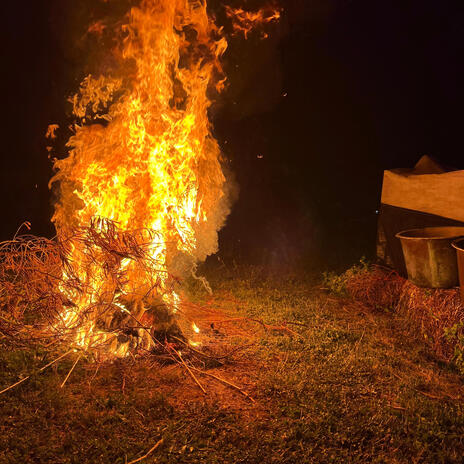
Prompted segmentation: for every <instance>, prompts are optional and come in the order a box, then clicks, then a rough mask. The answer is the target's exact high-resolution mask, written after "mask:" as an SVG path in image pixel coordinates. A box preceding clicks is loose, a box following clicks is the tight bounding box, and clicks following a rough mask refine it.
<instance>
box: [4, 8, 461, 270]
mask: <svg viewBox="0 0 464 464" xmlns="http://www.w3.org/2000/svg"><path fill="white" fill-rule="evenodd" d="M118 1H119V0H118ZM91 3H94V4H95V3H96V2H91ZM220 3H221V2H217V1H216V2H215V3H213V4H212V7H213V10H214V11H215V12H217V15H218V19H219V20H221V13H220V10H221V8H220V7H221V5H220ZM222 3H225V2H222ZM227 3H233V4H234V5H238V4H239V3H241V4H243V3H244V2H243V1H242V2H227ZM260 3H261V4H262V2H258V1H255V2H248V6H254V5H257V4H260ZM459 3H460V2H458V1H446V0H445V1H443V0H440V1H437V0H421V1H419V0H411V1H408V0H401V1H380V0H351V1H350V0H338V1H337V0H287V1H285V2H283V1H282V0H281V4H282V6H283V7H284V12H283V17H282V20H281V22H280V24H279V25H277V26H273V27H268V28H267V32H269V34H270V38H269V39H267V40H263V39H262V38H261V36H260V34H259V33H254V34H253V33H252V34H251V36H250V39H249V40H248V41H245V40H244V39H242V38H231V40H230V48H229V50H228V52H227V54H226V56H225V66H226V69H227V71H228V74H229V77H230V81H229V84H230V86H229V90H228V91H227V92H226V93H225V94H224V95H223V96H222V97H221V99H220V100H218V101H217V103H216V104H215V105H214V106H213V108H212V110H211V117H212V120H213V122H214V127H215V135H216V136H217V138H218V139H219V141H220V143H221V147H222V148H223V151H224V154H225V158H226V159H227V160H228V161H227V164H228V165H229V167H230V170H231V171H232V172H233V173H234V176H235V178H236V182H237V184H238V185H239V188H240V195H239V198H238V200H237V202H236V203H235V205H234V208H233V211H232V214H231V215H230V217H229V220H228V223H227V225H226V227H225V228H224V229H223V231H222V232H221V234H220V242H221V243H220V245H221V252H220V253H221V256H222V258H223V259H225V260H235V261H237V262H253V263H259V264H265V265H266V266H268V267H269V268H277V269H280V268H283V267H287V266H292V265H294V264H296V263H302V264H304V265H306V266H310V265H311V264H314V263H317V264H318V265H322V266H323V267H327V266H338V265H346V264H349V263H350V262H352V261H354V260H356V259H359V257H360V256H362V255H367V256H371V255H372V253H373V251H374V243H375V226H376V209H377V208H378V204H379V199H380V188H381V179H382V171H383V169H388V168H393V167H408V166H412V165H413V164H414V163H415V162H416V161H417V160H418V158H419V157H420V156H421V155H423V154H429V155H431V156H433V157H435V158H437V159H438V160H439V161H441V162H442V163H445V164H447V165H450V166H454V167H457V168H462V167H464V166H463V165H464V163H463V161H462V159H463V142H462V135H461V133H462V131H461V126H462V116H461V113H462V108H463V92H462V86H461V82H462V79H463V65H462V54H461V50H462V48H463V41H462V23H463V15H462V14H461V12H460V8H459ZM85 4H86V7H87V10H86V11H87V13H85V14H84V13H82V11H84V9H82V8H81V7H82V6H83V5H85ZM89 4H90V3H89V2H88V1H85V2H84V1H82V2H79V0H74V1H73V2H71V1H70V0H62V1H59V2H58V1H57V0H50V1H45V0H44V1H31V0H29V1H27V2H15V3H11V4H8V5H7V6H6V5H2V16H3V25H2V28H1V29H2V32H1V34H2V36H3V37H2V40H1V43H2V68H1V69H2V73H1V76H2V80H1V90H2V97H3V98H2V99H1V102H2V106H1V114H2V118H1V121H2V122H1V128H2V131H1V132H2V138H1V144H0V146H1V151H2V153H1V170H0V173H1V179H0V195H1V212H2V214H1V222H0V224H1V227H0V238H1V239H3V240H5V239H8V238H11V237H12V236H13V235H14V233H15V231H16V229H17V227H18V226H19V225H20V224H21V223H22V222H23V221H30V222H31V223H32V232H33V233H34V234H36V235H46V236H52V235H53V233H54V231H53V227H52V225H51V223H50V217H51V214H52V198H51V194H50V191H49V190H48V187H47V183H48V180H49V178H50V177H51V175H52V170H51V162H50V160H49V159H48V157H47V151H46V149H45V147H46V145H47V141H46V140H45V138H44V135H45V132H46V128H47V126H48V124H50V123H54V122H57V123H59V124H60V125H61V126H66V121H67V120H66V111H67V108H66V103H65V102H66V97H67V96H68V95H69V94H71V93H72V92H73V91H75V90H76V88H77V85H78V83H79V81H80V79H81V78H82V77H83V75H84V74H83V73H84V72H85V63H83V61H85V57H84V56H82V54H81V55H79V53H77V52H76V51H75V48H78V41H77V40H76V37H78V36H79V33H81V31H82V30H80V28H81V27H82V25H83V24H84V21H86V20H87V19H88V18H87V17H86V14H87V16H88V10H89ZM246 4H247V2H245V5H246ZM226 26H227V25H226ZM76 44H77V45H76ZM95 46H98V43H96V44H95ZM425 194H426V193H425Z"/></svg>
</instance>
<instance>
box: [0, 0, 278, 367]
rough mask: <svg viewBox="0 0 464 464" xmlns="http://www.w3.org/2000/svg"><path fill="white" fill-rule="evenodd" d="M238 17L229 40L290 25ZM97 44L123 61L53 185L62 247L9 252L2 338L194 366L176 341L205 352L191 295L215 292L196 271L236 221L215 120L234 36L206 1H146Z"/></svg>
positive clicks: (77, 109) (89, 80) (84, 88)
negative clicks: (196, 288)
mask: <svg viewBox="0 0 464 464" xmlns="http://www.w3.org/2000/svg"><path fill="white" fill-rule="evenodd" d="M226 17H227V18H229V20H230V21H231V25H230V27H229V29H230V34H231V35H233V34H238V33H241V34H243V35H244V36H245V37H246V36H248V34H249V33H250V31H251V28H252V27H254V26H255V25H257V24H259V25H266V24H268V23H270V22H272V21H275V20H276V19H278V17H279V12H278V11H277V10H275V9H269V8H268V9H266V10H263V11H259V12H248V13H247V12H245V11H244V10H242V9H239V10H233V9H231V8H227V9H226ZM86 34H88V35H91V36H93V37H94V39H95V43H96V44H98V43H103V42H104V41H103V40H102V37H103V36H104V37H105V43H108V41H109V42H110V43H112V44H113V47H112V49H111V52H108V50H106V51H105V53H107V54H108V55H109V56H110V59H107V60H106V61H105V66H104V68H103V70H101V71H100V72H97V73H95V74H91V75H88V76H87V77H86V78H85V79H84V80H83V81H82V83H81V84H80V87H79V89H78V91H77V92H76V93H75V94H74V95H73V96H72V97H71V99H70V101H71V103H72V108H73V117H74V122H73V124H72V135H71V137H70V138H69V141H68V143H67V147H68V152H67V154H66V156H65V157H61V159H55V161H54V168H55V171H56V174H55V175H54V177H53V178H52V179H51V180H50V187H51V188H53V189H54V190H55V191H56V193H57V200H56V203H55V212H54V215H53V218H52V221H53V223H54V225H55V228H56V232H57V235H56V237H55V238H54V239H51V240H49V239H45V238H37V237H33V236H28V235H17V236H15V238H14V239H13V240H12V241H9V242H5V243H3V244H2V245H1V247H0V260H1V262H0V264H1V265H0V292H1V293H0V295H1V303H2V306H1V310H0V311H1V312H0V317H1V319H0V330H1V332H2V334H3V335H5V336H7V337H9V339H10V340H11V345H12V346H17V345H21V344H29V343H31V342H36V343H41V344H42V346H44V347H47V348H49V347H53V348H57V347H60V348H62V347H63V346H64V347H66V350H68V351H66V353H70V352H79V353H80V355H84V354H85V355H87V354H90V355H91V356H92V357H93V358H95V359H115V358H121V357H125V356H127V355H128V354H129V353H130V354H132V355H136V354H141V353H153V352H155V351H156V350H158V349H160V347H162V348H163V349H166V347H167V348H168V349H169V350H170V352H174V353H175V354H176V356H177V358H178V360H180V361H181V362H183V360H182V357H181V354H180V351H177V350H176V349H175V348H172V343H173V341H176V343H181V344H182V345H183V346H191V347H195V346H198V345H199V344H200V341H199V338H198V337H199V336H200V335H199V333H200V332H201V330H200V328H199V327H198V325H197V323H198V321H197V322H196V321H195V317H194V316H195V312H196V311H195V310H193V309H192V308H193V307H194V305H192V304H190V303H189V302H188V301H187V300H186V297H185V295H184V294H183V286H182V283H183V281H184V279H185V278H186V277H187V276H193V277H195V278H197V279H200V280H202V282H203V284H204V285H205V287H206V288H207V289H209V286H208V284H207V282H206V281H204V280H203V279H201V278H199V277H197V276H196V266H197V264H198V263H199V262H202V261H203V260H204V259H205V258H206V257H207V256H208V255H210V254H213V253H215V252H216V251H217V249H218V236H217V234H218V231H219V229H220V228H221V226H222V225H223V224H224V221H225V219H226V217H227V214H228V212H229V209H230V200H229V195H228V187H227V182H226V177H225V175H224V172H223V169H222V164H221V163H222V159H221V152H220V148H219V146H218V143H217V141H216V140H215V138H214V137H213V136H212V132H211V123H210V120H209V118H208V109H209V108H210V105H211V103H212V101H213V100H214V99H215V98H217V97H218V95H219V93H220V92H221V91H222V90H223V89H224V88H225V85H226V78H225V76H224V72H223V68H222V65H221V57H222V56H223V54H224V52H225V51H226V49H227V40H226V33H225V31H224V29H223V28H222V27H221V28H220V27H218V26H216V25H215V23H214V21H213V18H212V17H211V16H210V15H209V13H208V10H207V4H206V2H205V1H198V0H188V1H187V0H175V1H173V0H141V1H140V2H138V5H137V6H134V7H132V8H131V9H130V11H129V12H128V13H127V15H126V16H125V18H124V20H122V21H121V20H120V21H116V22H114V21H113V22H110V21H108V22H105V21H98V22H96V23H94V24H91V25H90V26H89V28H88V31H87V33H86ZM264 37H265V34H263V35H262V38H264ZM109 39H111V40H109ZM108 63H111V64H110V65H108ZM57 129H58V127H57V126H56V125H51V126H50V127H49V131H48V132H47V136H49V137H50V138H54V137H55V132H56V130H57ZM25 226H26V227H28V224H25ZM66 353H65V354H66ZM61 356H62V355H60V357H59V358H56V359H61ZM76 362H77V361H76ZM47 366H48V365H47Z"/></svg>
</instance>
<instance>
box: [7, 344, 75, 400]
mask: <svg viewBox="0 0 464 464" xmlns="http://www.w3.org/2000/svg"><path fill="white" fill-rule="evenodd" d="M73 352H74V350H69V351H68V352H66V353H64V354H62V355H61V356H59V357H58V358H56V359H54V360H53V361H51V362H49V363H48V364H46V365H45V366H43V367H41V368H40V369H39V370H38V372H43V371H44V370H45V369H47V367H50V366H51V365H52V364H55V363H56V362H58V361H59V360H60V359H63V358H64V357H65V356H67V355H68V354H71V353H73ZM33 375H34V374H29V375H28V376H26V377H24V378H23V379H21V380H18V381H17V382H16V383H14V384H13V385H10V386H9V387H7V388H5V389H3V390H2V391H0V395H1V394H2V393H5V392H7V391H8V390H11V389H12V388H14V387H16V385H19V384H20V383H23V382H24V381H26V380H27V379H30V378H31V377H32V376H33Z"/></svg>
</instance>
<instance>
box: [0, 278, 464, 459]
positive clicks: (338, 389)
mask: <svg viewBox="0 0 464 464" xmlns="http://www.w3.org/2000/svg"><path fill="white" fill-rule="evenodd" d="M214 276H216V277H214ZM210 282H211V285H212V287H213V289H215V302H216V303H217V304H221V307H222V308H225V309H230V310H231V311H234V312H237V311H238V312H239V313H240V314H242V315H243V316H248V317H253V318H260V319H262V320H263V321H264V322H265V323H266V324H279V325H280V324H281V323H282V322H287V323H288V327H290V328H291V329H292V330H295V331H296V332H298V333H299V334H300V336H294V337H290V336H288V335H285V334H284V333H282V332H276V331H272V330H268V331H265V330H262V329H261V328H260V327H259V324H257V327H255V330H256V331H257V332H256V334H255V335H253V336H250V340H247V339H246V337H244V338H243V342H253V345H252V346H251V347H250V348H249V349H248V350H247V351H246V353H244V354H243V353H242V354H241V355H240V356H237V358H236V359H235V360H232V361H231V362H230V363H228V364H227V365H225V366H223V367H221V368H220V369H216V370H215V371H214V372H215V374H216V375H220V376H222V377H223V378H226V379H229V380H231V381H233V382H234V383H236V384H238V385H240V386H242V387H243V388H244V389H245V390H247V391H248V392H249V393H250V394H251V395H252V396H253V397H254V398H255V400H256V402H255V403H251V402H250V401H248V400H247V399H246V398H245V397H243V396H241V395H240V394H239V393H238V392H236V391H235V390H233V389H230V388H227V387H225V386H224V385H222V384H220V383H218V382H216V381H214V380H213V379H209V378H207V377H200V380H201V382H202V384H203V385H204V386H205V388H206V389H207V395H203V394H202V393H201V391H200V390H199V389H198V387H197V386H196V385H195V384H194V383H193V382H192V380H191V378H190V377H189V376H188V375H187V374H186V373H185V371H183V370H182V369H180V368H177V367H175V366H167V367H163V368H160V367H158V366H157V365H156V364H154V363H153V361H151V360H149V359H144V360H139V361H137V362H133V361H130V360H125V361H118V362H116V363H114V364H112V365H106V366H102V367H101V368H100V370H99V371H98V372H97V373H96V375H95V366H93V365H92V364H85V363H80V364H78V365H77V367H76V370H75V371H74V372H73V374H72V375H71V377H70V379H69V381H68V382H67V384H66V385H65V387H64V388H60V384H61V382H62V381H63V379H64V377H65V376H66V374H67V372H68V371H69V369H70V367H71V365H72V362H73V360H72V359H68V360H66V361H63V362H61V363H59V365H58V366H57V367H55V368H50V369H49V370H47V371H45V372H44V373H42V374H40V375H36V376H34V377H33V378H32V379H30V380H28V381H26V382H24V383H23V384H21V385H19V386H18V387H16V388H15V389H12V390H10V391H9V392H7V393H6V394H4V395H1V396H0V417H1V418H2V420H1V421H0V463H2V464H3V463H21V464H23V463H25V464H26V463H40V464H42V463H43V464H45V463H53V464H59V463H76V464H77V463H79V464H85V463H92V464H95V463H102V464H106V463H114V464H117V463H120V464H123V463H125V462H126V460H127V462H129V461H130V460H132V459H136V458H137V457H140V456H142V455H144V454H145V453H146V452H147V451H148V450H149V449H150V448H151V447H152V446H153V445H154V444H155V443H156V442H157V441H158V440H159V439H160V438H163V440H164V441H163V443H162V445H161V446H160V447H159V448H157V449H156V450H155V451H154V452H153V453H152V454H151V455H150V456H149V457H148V458H146V459H145V460H144V461H141V462H146V463H153V462H157V463H173V464H174V463H218V464H219V463H234V464H235V463H244V464H253V463H260V464H262V463H351V462H359V463H361V462H362V463H403V462H404V463H419V462H423V463H461V462H463V458H462V456H463V455H464V400H463V398H464V383H463V381H462V378H461V377H459V376H458V375H457V373H456V372H454V371H453V370H452V368H450V367H449V366H446V365H443V364H441V363H440V362H439V361H438V360H436V359H434V357H433V355H432V354H431V353H430V352H429V351H428V350H427V349H426V347H425V346H424V345H423V344H422V343H421V342H420V341H419V340H415V339H413V338H411V337H410V336H409V335H408V336H406V331H405V330H403V328H402V325H401V321H400V320H397V319H395V318H394V317H393V316H392V315H388V314H379V313H375V314H374V313H370V312H366V310H365V309H363V308H361V307H358V306H357V305H355V304H354V303H352V302H349V301H348V300H344V299H339V298H335V297H332V296H328V295H325V294H323V293H322V292H320V291H318V290H317V288H315V287H314V284H315V281H314V279H313V278H312V277H311V276H292V277H286V278H282V277H276V276H273V277H267V278H264V277H263V273H262V270H260V269H247V270H241V271H240V272H237V271H235V272H230V271H228V270H227V269H225V270H224V269H223V270H221V272H220V273H219V272H217V271H216V272H215V273H213V274H212V276H210ZM194 287H195V286H194ZM192 294H193V295H194V296H193V297H194V298H195V299H196V300H198V301H201V300H202V299H205V300H206V299H208V297H207V296H206V295H203V294H202V292H201V291H199V290H198V288H193V289H192ZM46 362H47V355H46V354H45V353H34V352H10V351H8V350H6V349H4V350H3V351H1V352H0V389H1V388H2V387H4V386H7V385H9V384H11V383H13V382H14V381H16V380H17V378H18V375H26V374H28V373H30V372H31V371H33V370H34V369H36V368H37V367H40V366H42V365H44V364H45V363H46Z"/></svg>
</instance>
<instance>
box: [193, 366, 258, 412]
mask: <svg viewBox="0 0 464 464" xmlns="http://www.w3.org/2000/svg"><path fill="white" fill-rule="evenodd" d="M191 367H192V369H193V370H195V371H197V372H200V373H201V374H204V375H207V376H208V377H212V378H213V379H216V380H218V381H219V382H222V383H224V384H226V385H228V386H229V387H232V388H234V389H235V390H237V391H239V392H240V393H241V394H242V395H243V396H245V397H247V398H248V399H249V400H250V401H251V402H252V403H255V400H254V399H253V398H252V397H251V396H250V395H249V394H248V393H247V392H246V391H245V390H242V389H241V388H240V387H239V386H237V385H235V384H233V383H232V382H229V381H228V380H225V379H223V378H221V377H218V376H217V375H214V374H210V373H209V372H205V371H202V370H201V369H198V368H197V367H193V366H191Z"/></svg>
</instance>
